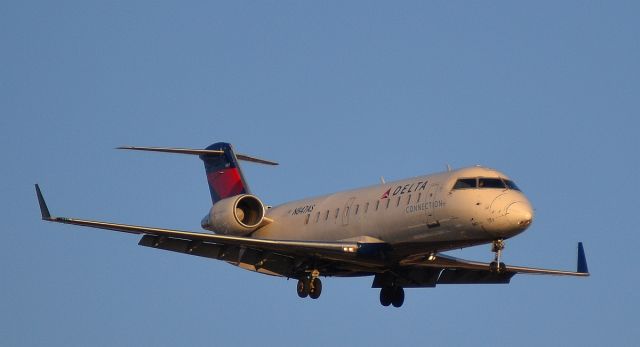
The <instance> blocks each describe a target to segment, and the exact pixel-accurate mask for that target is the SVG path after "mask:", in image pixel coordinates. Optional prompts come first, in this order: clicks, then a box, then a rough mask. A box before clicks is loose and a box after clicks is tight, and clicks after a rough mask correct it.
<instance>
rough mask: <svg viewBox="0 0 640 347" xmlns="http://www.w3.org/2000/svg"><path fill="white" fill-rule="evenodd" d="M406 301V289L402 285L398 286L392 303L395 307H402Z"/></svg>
mask: <svg viewBox="0 0 640 347" xmlns="http://www.w3.org/2000/svg"><path fill="white" fill-rule="evenodd" d="M403 303H404V289H403V288H402V287H396V288H395V290H394V292H393V299H392V300H391V304H393V307H400V306H402V304H403Z"/></svg>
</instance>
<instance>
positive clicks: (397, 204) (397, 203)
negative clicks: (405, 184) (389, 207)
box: [396, 197, 400, 207]
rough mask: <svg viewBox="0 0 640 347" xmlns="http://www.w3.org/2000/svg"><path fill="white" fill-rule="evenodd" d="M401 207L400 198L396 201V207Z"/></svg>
mask: <svg viewBox="0 0 640 347" xmlns="http://www.w3.org/2000/svg"><path fill="white" fill-rule="evenodd" d="M398 206H400V197H398V201H396V207H398Z"/></svg>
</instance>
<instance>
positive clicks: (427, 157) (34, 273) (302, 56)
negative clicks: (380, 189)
mask: <svg viewBox="0 0 640 347" xmlns="http://www.w3.org/2000/svg"><path fill="white" fill-rule="evenodd" d="M639 4H640V3H639V2H637V1H627V2H625V1H606V2H603V1H563V2H557V1H541V2H513V1H494V2H486V1H438V2H432V1H401V2H396V1H393V2H389V1H385V2H378V1H351V2H347V3H345V2H342V1H255V2H247V1H228V2H211V1H194V2H181V1H180V2H178V1H176V2H162V1H152V2H136V1H112V2H91V1H42V2H38V1H3V2H2V3H1V4H0V44H1V45H0V146H1V156H2V165H1V170H0V175H1V179H0V215H1V218H2V225H3V226H2V232H1V233H2V237H1V238H0V240H1V241H0V264H1V265H0V345H3V346H88V345H93V346H113V345H131V346H133V345H142V346H171V345H193V346H223V345H226V346H229V345H238V346H255V345H284V346H292V345H300V344H304V345H307V346H335V345H360V346H365V345H366V346H372V345H373V346H389V345H393V346H396V345H407V344H416V345H470V344H474V345H486V346H492V345H523V346H538V345H552V346H553V345H555V346H563V345H591V346H601V345H620V346H623V345H627V346H630V345H637V344H638V340H639V338H640V329H638V327H637V322H638V319H637V314H638V310H639V309H640V295H639V294H638V287H640V280H638V273H639V270H638V268H639V266H640V264H639V261H638V247H639V246H638V245H639V241H640V237H639V236H638V235H639V234H640V228H639V227H638V225H637V219H636V218H637V217H638V206H639V203H638V202H639V201H638V196H639V193H640V192H639V191H638V186H636V185H635V183H634V182H637V180H638V176H639V171H640V170H639V169H640V160H639V159H638V149H639V148H640V146H639V145H640V141H639V140H638V135H637V134H638V130H640V121H638V115H639V111H640V97H639V96H640V93H639V92H640V68H639V63H638V62H640V24H639V23H640V21H639V18H640V5H639ZM217 141H228V142H232V143H233V144H235V146H236V148H237V149H238V151H239V152H242V153H248V154H253V155H257V156H261V157H265V158H268V159H273V160H277V161H279V162H280V163H281V165H280V166H279V167H264V166H258V165H252V164H245V165H244V166H243V169H244V172H245V176H246V178H247V180H248V181H249V184H250V186H251V188H252V189H253V191H254V193H255V194H257V195H258V196H259V197H260V198H262V199H263V200H264V201H265V202H266V203H268V204H273V205H275V204H279V203H282V202H285V201H288V200H292V199H297V198H302V197H306V196H312V195H317V194H323V193H329V192H332V191H337V190H342V189H346V188H351V187H357V186H364V185H370V184H375V183H377V182H378V180H379V177H380V176H385V178H386V179H387V180H393V179H400V178H404V177H409V176H417V175H422V174H426V173H430V172H436V171H442V170H444V169H445V167H446V164H451V165H452V166H453V167H462V166H469V165H475V164H483V165H487V166H490V167H494V168H497V169H499V170H502V171H504V172H505V173H507V174H508V175H510V176H511V177H512V178H513V179H514V180H515V181H516V182H517V183H518V184H519V185H520V187H521V188H522V189H523V190H524V191H525V193H526V194H527V195H528V196H529V198H530V199H531V201H532V203H533V204H534V206H535V208H536V219H535V221H534V224H533V225H532V226H531V227H530V228H529V230H527V231H526V232H525V233H524V234H521V235H519V236H517V237H516V238H515V239H511V240H509V241H508V242H507V249H506V251H505V254H504V256H505V260H506V262H507V263H511V264H517V265H529V266H540V267H548V268H560V269H574V268H575V257H576V250H575V248H576V243H577V242H578V241H584V244H585V249H586V251H587V258H588V261H589V268H590V270H591V272H592V276H591V277H590V278H587V279H584V278H577V279H576V278H557V277H544V276H524V275H523V276H516V277H515V278H514V279H513V280H512V283H511V284H509V285H467V286H444V285H443V286H439V287H437V288H431V289H409V290H407V292H406V294H407V297H406V301H405V305H404V306H403V307H402V308H401V309H393V308H385V307H382V306H381V305H380V304H379V302H378V293H379V292H378V290H376V289H371V288H370V285H371V278H360V279H333V278H327V279H325V280H324V282H323V283H324V291H323V294H322V297H321V298H320V300H317V301H315V300H302V299H299V298H298V297H297V295H296V292H295V281H293V280H289V281H287V280H286V279H281V278H275V277H269V276H263V275H258V274H255V273H251V272H248V271H244V270H241V269H238V268H235V267H233V266H230V265H228V264H226V263H223V262H217V261H214V260H209V259H204V258H198V257H190V256H187V255H183V254H174V253H170V252H163V251H158V250H154V249H149V248H143V247H140V246H138V245H137V241H138V237H137V236H134V235H127V234H121V233H115V232H109V231H101V230H92V229H84V228H79V227H72V226H66V225H56V224H51V223H44V222H41V221H40V215H39V211H38V206H37V202H36V197H35V193H34V189H33V183H36V182H38V183H40V184H41V186H42V189H43V192H44V194H45V197H46V198H47V201H48V203H49V207H50V209H51V210H52V212H53V213H54V214H57V215H62V216H75V217H83V218H92V219H99V220H107V221H115V222H122V223H131V224H140V225H149V226H159V227H168V228H177V229H186V230H199V222H200V219H201V217H202V216H203V215H204V214H205V213H206V212H207V210H208V208H209V205H210V199H209V193H208V190H207V186H206V180H205V177H204V170H203V168H202V163H201V162H200V161H199V160H198V159H197V158H190V157H184V156H175V155H162V154H155V153H129V152H123V151H116V150H113V148H114V147H116V146H119V145H141V146H181V147H196V148H203V147H204V146H207V145H209V144H211V143H213V142H217ZM454 254H456V255H462V256H465V257H468V258H472V259H477V260H483V261H487V260H489V259H491V256H492V255H491V253H490V252H489V246H481V247H476V248H473V249H467V250H464V251H461V252H459V251H456V252H454Z"/></svg>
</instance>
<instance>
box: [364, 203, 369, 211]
mask: <svg viewBox="0 0 640 347" xmlns="http://www.w3.org/2000/svg"><path fill="white" fill-rule="evenodd" d="M367 211H369V203H368V202H367V203H366V204H364V213H367Z"/></svg>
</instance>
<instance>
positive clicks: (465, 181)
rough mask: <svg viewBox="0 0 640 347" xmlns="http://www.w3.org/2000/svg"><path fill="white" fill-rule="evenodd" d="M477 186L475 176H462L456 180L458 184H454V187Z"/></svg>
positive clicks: (466, 187)
mask: <svg viewBox="0 0 640 347" xmlns="http://www.w3.org/2000/svg"><path fill="white" fill-rule="evenodd" d="M475 187H476V179H475V178H461V179H459V180H457V181H456V184H455V185H454V186H453V189H468V188H475Z"/></svg>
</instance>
